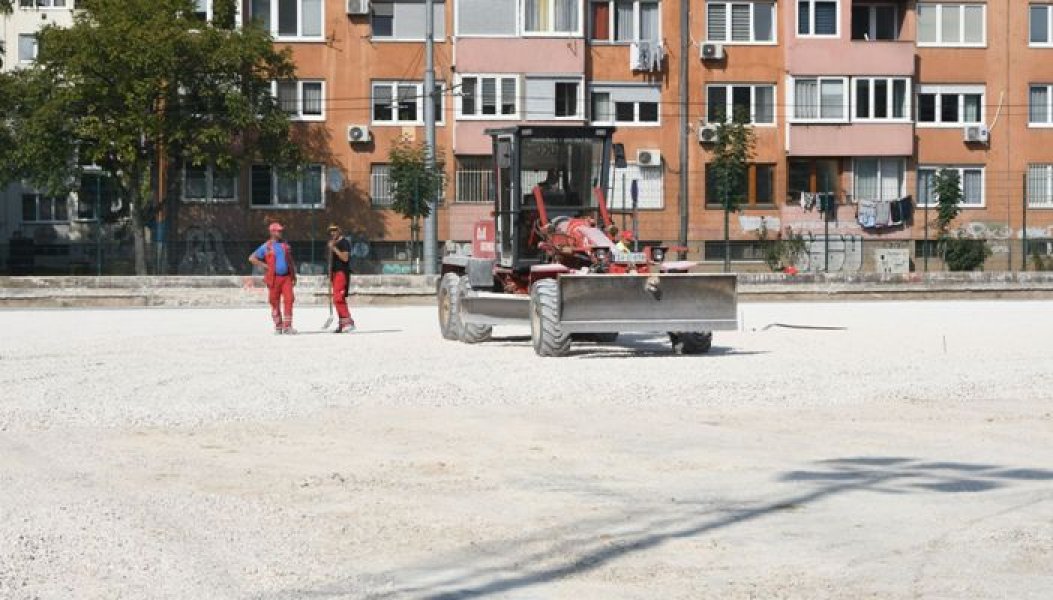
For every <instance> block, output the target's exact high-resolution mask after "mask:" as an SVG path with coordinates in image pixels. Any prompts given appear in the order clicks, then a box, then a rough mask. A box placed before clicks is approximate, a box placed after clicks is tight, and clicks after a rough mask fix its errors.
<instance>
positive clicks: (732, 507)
mask: <svg viewBox="0 0 1053 600" xmlns="http://www.w3.org/2000/svg"><path fill="white" fill-rule="evenodd" d="M776 480H777V481H780V482H783V483H786V484H788V485H793V486H794V490H795V491H794V492H792V493H787V494H786V495H785V496H783V497H780V498H777V499H774V500H772V501H769V502H762V503H756V504H737V503H735V502H733V501H719V500H714V499H693V500H692V499H679V500H677V499H674V500H673V501H672V502H669V501H668V499H666V500H665V502H664V503H661V504H655V505H654V506H649V507H643V508H635V509H633V510H627V511H625V512H624V513H622V514H621V515H619V516H618V517H617V518H610V517H608V518H596V519H589V520H583V521H578V522H574V523H569V524H567V523H564V524H562V525H559V526H556V527H551V528H546V529H542V530H536V531H533V532H531V533H529V534H525V535H523V536H518V537H516V538H513V539H504V540H491V541H488V542H481V543H479V544H474V543H473V544H472V545H471V546H470V547H466V548H463V549H461V550H457V551H453V552H444V553H443V554H442V555H441V556H436V557H435V560H434V561H433V562H429V563H428V564H419V565H416V566H409V567H406V568H402V569H393V570H390V571H387V572H384V573H378V574H374V575H369V576H366V577H364V578H358V579H356V583H355V584H354V585H351V584H350V583H349V582H345V583H343V584H341V583H335V584H334V585H332V586H325V587H321V588H316V589H299V590H287V591H286V592H285V593H284V594H281V595H279V596H277V597H280V598H286V597H312V598H326V597H344V596H345V595H347V594H350V593H351V591H352V589H355V590H356V593H361V592H362V590H361V587H362V586H363V584H365V585H367V587H368V588H369V589H370V591H369V592H368V593H367V594H366V597H368V598H374V599H393V598H416V599H421V600H453V599H469V598H486V597H490V596H493V595H498V594H507V593H512V592H516V591H521V590H526V589H529V588H531V587H533V586H537V585H542V584H545V583H549V582H553V581H558V580H560V579H563V578H567V577H571V576H574V575H578V574H581V573H586V572H588V571H591V570H594V569H597V568H600V567H602V566H604V565H606V564H607V563H610V562H612V561H614V560H617V559H621V558H624V557H626V556H631V555H633V554H636V553H641V552H645V551H647V550H649V549H651V548H654V547H656V546H659V545H661V544H663V543H665V542H667V541H670V540H675V539H679V538H691V537H696V536H702V535H705V534H707V533H710V532H713V531H717V530H721V529H725V528H729V527H734V526H735V525H738V524H741V523H746V522H751V521H756V520H760V519H763V518H765V517H767V516H769V515H773V514H775V513H778V512H780V511H788V510H797V509H800V508H802V507H804V506H806V505H809V504H813V503H816V502H819V501H822V500H824V499H826V498H830V497H832V496H837V495H840V494H846V493H851V492H870V493H882V494H911V493H940V494H976V493H983V492H988V491H991V490H995V489H998V488H1003V487H1006V486H1010V485H1012V484H1014V483H1020V482H1048V481H1053V470H1046V469H1032V468H1008V467H1004V466H999V465H989V464H972V463H961V462H928V461H923V460H919V459H916V458H906V457H851V458H838V459H832V460H825V461H821V462H818V463H814V464H813V465H811V468H808V469H804V470H797V471H789V472H786V473H782V474H780V475H779V476H778V477H777V478H776ZM802 487H805V489H804V490H803V491H801V488H802Z"/></svg>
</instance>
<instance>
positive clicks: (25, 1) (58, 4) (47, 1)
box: [18, 0, 66, 8]
mask: <svg viewBox="0 0 1053 600" xmlns="http://www.w3.org/2000/svg"><path fill="white" fill-rule="evenodd" d="M18 5H19V6H21V7H22V8H65V7H66V0H19V2H18Z"/></svg>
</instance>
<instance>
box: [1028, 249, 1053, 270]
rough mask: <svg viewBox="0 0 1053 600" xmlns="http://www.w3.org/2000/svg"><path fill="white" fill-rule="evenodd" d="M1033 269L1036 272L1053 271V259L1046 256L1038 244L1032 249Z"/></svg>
mask: <svg viewBox="0 0 1053 600" xmlns="http://www.w3.org/2000/svg"><path fill="white" fill-rule="evenodd" d="M1031 267H1032V268H1033V269H1034V270H1036V271H1053V258H1051V257H1049V256H1048V255H1044V254H1043V253H1042V252H1041V251H1040V250H1039V249H1038V244H1034V245H1032V247H1031Z"/></svg>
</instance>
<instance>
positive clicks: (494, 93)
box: [458, 75, 519, 119]
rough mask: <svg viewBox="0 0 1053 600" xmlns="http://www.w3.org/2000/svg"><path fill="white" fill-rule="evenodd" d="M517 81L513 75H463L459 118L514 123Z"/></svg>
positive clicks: (517, 99) (517, 104)
mask: <svg viewBox="0 0 1053 600" xmlns="http://www.w3.org/2000/svg"><path fill="white" fill-rule="evenodd" d="M518 92H519V78H518V77H517V76H514V75H462V76H461V93H460V110H459V111H458V114H459V116H460V117H462V118H475V117H481V118H488V119H497V118H502V119H505V118H507V119H515V118H518V117H519V93H518Z"/></svg>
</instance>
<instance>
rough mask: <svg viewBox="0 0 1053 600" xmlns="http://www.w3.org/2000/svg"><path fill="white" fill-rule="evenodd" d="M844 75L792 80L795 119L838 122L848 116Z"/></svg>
mask: <svg viewBox="0 0 1053 600" xmlns="http://www.w3.org/2000/svg"><path fill="white" fill-rule="evenodd" d="M847 87H848V80H847V79H846V78H844V77H815V78H806V79H795V80H793V87H792V88H791V91H792V93H793V102H791V104H792V105H793V117H794V119H795V120H797V121H820V122H821V121H828V122H840V121H845V120H847V117H848V96H847V94H846V93H845V88H847Z"/></svg>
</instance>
